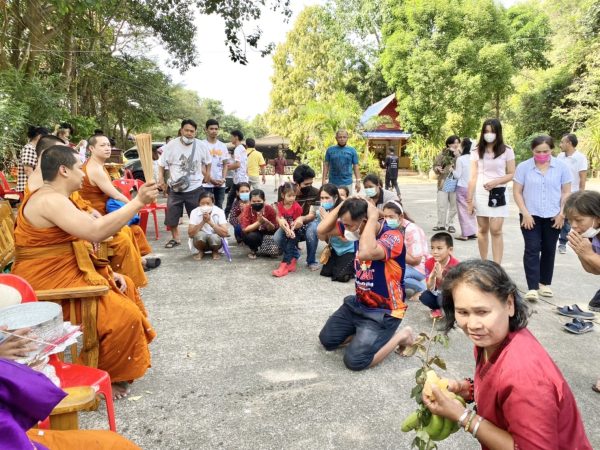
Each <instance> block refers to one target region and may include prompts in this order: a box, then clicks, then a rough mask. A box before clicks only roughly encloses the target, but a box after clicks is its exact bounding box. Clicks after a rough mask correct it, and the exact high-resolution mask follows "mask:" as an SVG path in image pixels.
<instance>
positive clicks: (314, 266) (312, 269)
mask: <svg viewBox="0 0 600 450" xmlns="http://www.w3.org/2000/svg"><path fill="white" fill-rule="evenodd" d="M308 268H309V269H310V270H311V271H312V272H316V271H317V270H319V269H320V268H321V265H320V264H318V263H314V264H309V265H308Z"/></svg>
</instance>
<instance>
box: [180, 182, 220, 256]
mask: <svg viewBox="0 0 600 450" xmlns="http://www.w3.org/2000/svg"><path fill="white" fill-rule="evenodd" d="M198 203H199V205H200V206H198V208H195V209H194V210H192V213H191V214H190V225H189V227H188V236H189V237H190V250H191V251H192V253H194V259H195V260H197V261H200V260H201V259H202V257H203V256H204V252H206V251H208V250H210V251H212V257H213V259H219V258H220V255H219V249H220V248H221V247H222V246H223V242H222V241H221V238H225V237H227V236H229V230H228V227H227V220H226V219H225V212H224V211H223V210H222V209H221V208H219V207H218V206H215V197H214V195H213V193H212V192H208V191H204V192H201V193H200V199H199V202H198Z"/></svg>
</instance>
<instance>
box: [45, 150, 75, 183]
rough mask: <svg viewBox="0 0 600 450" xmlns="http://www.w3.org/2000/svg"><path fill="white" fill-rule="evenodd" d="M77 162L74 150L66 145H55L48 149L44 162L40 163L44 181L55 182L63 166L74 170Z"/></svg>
mask: <svg viewBox="0 0 600 450" xmlns="http://www.w3.org/2000/svg"><path fill="white" fill-rule="evenodd" d="M77 161H78V160H77V157H76V156H75V153H73V149H72V148H71V147H68V146H66V145H54V146H52V147H50V148H48V149H46V150H45V151H44V153H43V154H42V162H41V163H40V166H41V168H42V179H43V180H44V181H54V180H55V179H56V176H57V175H58V171H59V169H60V167H61V166H64V167H66V168H68V169H72V168H73V166H74V165H75V163H77Z"/></svg>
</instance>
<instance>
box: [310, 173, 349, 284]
mask: <svg viewBox="0 0 600 450" xmlns="http://www.w3.org/2000/svg"><path fill="white" fill-rule="evenodd" d="M344 189H347V188H344ZM319 199H320V202H321V204H320V206H319V207H318V208H317V210H316V211H315V214H316V216H317V218H316V221H317V223H320V222H321V221H322V220H323V219H324V218H325V217H327V216H328V215H329V214H331V210H332V209H334V208H335V207H337V206H338V205H339V204H340V203H341V202H342V199H341V198H340V195H339V191H338V188H337V187H336V185H335V184H332V183H327V184H324V185H323V186H321V189H319ZM323 252H324V254H323V253H322V254H321V263H322V264H323V266H322V267H321V276H324V277H330V278H331V280H332V281H340V282H342V283H345V282H347V281H349V280H350V279H351V278H353V277H354V242H352V241H348V240H347V239H344V238H343V237H339V236H332V237H330V238H329V241H328V242H327V247H326V248H325V249H324V250H323Z"/></svg>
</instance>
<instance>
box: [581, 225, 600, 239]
mask: <svg viewBox="0 0 600 450" xmlns="http://www.w3.org/2000/svg"><path fill="white" fill-rule="evenodd" d="M598 233H600V228H594V227H593V226H591V227H589V228H588V229H587V230H586V231H585V232H583V233H581V237H582V238H586V239H593V238H595V237H596V235H597V234H598Z"/></svg>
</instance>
